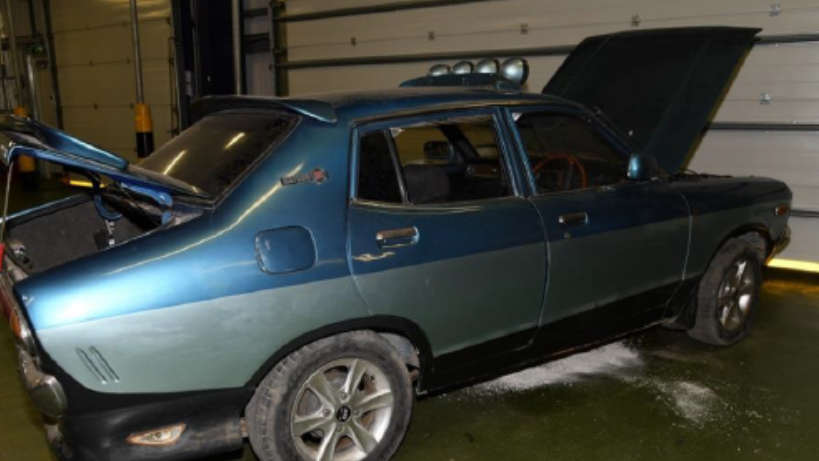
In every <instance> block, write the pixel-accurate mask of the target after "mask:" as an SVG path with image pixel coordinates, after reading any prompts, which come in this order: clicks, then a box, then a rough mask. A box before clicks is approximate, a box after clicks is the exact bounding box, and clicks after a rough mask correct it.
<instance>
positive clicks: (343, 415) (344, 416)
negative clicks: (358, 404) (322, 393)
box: [336, 405, 353, 423]
mask: <svg viewBox="0 0 819 461" xmlns="http://www.w3.org/2000/svg"><path fill="white" fill-rule="evenodd" d="M351 416H353V410H350V407H348V406H346V405H344V406H342V407H341V408H339V409H338V412H336V419H337V420H338V422H340V423H346V422H347V421H349V419H350V417H351Z"/></svg>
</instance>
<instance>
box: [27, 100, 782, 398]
mask: <svg viewBox="0 0 819 461" xmlns="http://www.w3.org/2000/svg"><path fill="white" fill-rule="evenodd" d="M323 101H325V102H326V103H327V104H331V105H332V106H333V107H334V114H335V117H336V120H335V122H334V123H332V122H331V121H328V120H326V119H320V118H313V117H307V116H304V117H302V120H301V122H300V125H299V127H298V128H297V129H296V130H295V131H294V132H293V133H291V134H290V135H289V136H288V137H287V139H286V140H284V141H283V142H282V143H281V144H280V145H279V146H278V147H277V149H276V151H275V152H273V153H272V154H271V155H269V156H268V157H267V158H266V159H265V160H264V161H263V162H262V163H261V164H259V165H258V166H257V167H256V169H255V171H254V172H253V173H252V174H251V175H249V176H248V177H247V178H246V179H245V180H244V181H242V182H241V184H240V185H239V186H237V187H236V189H235V190H233V191H232V192H231V193H230V194H229V195H227V196H226V197H224V198H222V199H221V200H220V202H218V203H215V204H214V205H213V206H212V207H210V208H208V209H206V210H205V211H204V213H203V215H202V216H201V217H200V218H199V219H195V220H192V221H190V222H186V223H184V224H181V225H178V226H175V227H170V228H167V229H163V230H160V231H155V232H153V233H150V234H148V235H145V236H143V237H141V238H139V239H136V240H134V241H132V242H128V243H127V244H124V245H120V246H117V247H114V248H110V249H108V250H105V251H102V252H100V253H97V254H95V255H93V256H90V257H88V258H85V259H82V260H78V261H74V262H72V263H69V264H66V265H64V266H62V267H58V268H55V269H52V270H49V271H46V272H44V273H41V274H37V275H35V276H32V277H30V278H28V279H26V280H23V281H21V282H19V283H18V284H17V285H16V286H15V291H16V292H17V294H18V295H19V297H20V299H21V300H22V302H23V304H24V305H25V306H26V308H27V312H28V316H29V317H30V319H31V323H32V325H33V326H34V328H35V329H36V330H37V332H38V335H39V337H40V339H41V341H42V343H43V345H44V347H45V349H46V352H48V353H49V354H51V355H52V356H54V357H55V359H56V360H57V363H59V365H60V366H61V367H63V368H64V369H65V370H66V371H67V372H68V373H69V374H71V375H72V376H74V377H75V378H76V379H77V380H78V381H79V382H80V383H81V384H82V385H83V386H86V387H88V388H91V389H95V390H98V391H102V392H114V393H133V392H181V391H188V390H202V389H209V388H225V387H236V386H240V385H242V383H243V382H247V381H248V380H249V379H250V378H251V376H253V375H254V374H256V373H258V371H259V370H260V368H261V367H263V366H264V364H265V362H266V360H265V358H269V357H271V356H273V355H274V354H275V353H276V352H277V351H278V350H279V349H280V348H281V347H283V346H284V345H286V344H288V343H289V342H290V341H291V340H293V338H297V337H300V336H303V335H305V334H307V333H309V332H310V331H311V329H318V328H320V327H321V326H322V325H320V324H321V323H323V322H326V323H328V324H331V323H336V322H344V321H348V320H355V319H365V318H367V317H368V316H372V315H385V314H386V315H392V316H398V317H402V318H405V319H408V320H410V321H411V322H413V323H415V324H416V325H420V326H421V329H422V330H423V331H425V333H426V334H427V335H428V337H429V340H430V343H431V347H432V351H433V353H438V354H441V353H449V352H452V351H456V350H458V349H462V348H465V347H469V346H472V345H475V344H477V343H480V342H483V341H490V340H493V339H496V338H499V337H502V336H504V335H512V334H515V333H517V332H526V331H532V332H533V331H536V329H537V328H538V327H540V326H542V325H545V324H548V323H550V322H553V321H556V320H558V319H562V318H565V317H566V316H567V315H575V314H577V313H578V312H580V311H584V310H587V309H591V308H594V307H597V306H600V305H601V304H605V303H607V302H614V301H616V300H617V299H619V298H621V297H622V296H626V295H628V294H629V293H630V292H631V291H639V290H641V289H651V288H653V287H656V286H659V285H661V284H663V283H668V282H670V283H675V281H677V282H682V280H683V278H684V276H685V277H693V276H696V275H697V274H698V273H701V272H702V271H704V269H705V267H706V266H707V261H708V260H710V259H709V258H710V257H711V256H712V255H713V252H715V251H716V249H717V248H718V245H719V243H718V242H719V241H721V240H722V239H724V238H725V237H727V236H728V235H730V232H731V231H734V230H735V229H729V228H728V227H729V226H728V224H726V223H721V224H720V226H721V227H719V228H713V229H714V231H713V235H714V236H713V238H712V239H710V240H709V241H708V242H700V243H698V241H697V237H696V236H697V235H700V233H707V232H708V230H709V229H712V228H711V227H708V226H705V227H698V226H697V220H698V219H699V218H698V217H699V216H700V215H702V216H711V215H713V216H719V215H720V213H725V212H729V211H730V210H736V209H741V210H746V212H745V214H744V215H743V216H748V217H749V219H750V218H754V216H758V217H759V219H758V220H757V221H754V222H758V224H759V225H760V226H766V228H767V229H768V232H769V233H770V237H771V238H772V239H776V238H777V235H778V234H779V233H780V232H781V230H782V229H783V228H784V221H783V218H778V219H769V218H770V217H764V219H763V216H765V213H766V211H765V210H767V208H769V206H770V204H772V203H777V202H778V201H784V202H787V201H788V200H789V194H790V192H789V191H788V190H787V187H785V186H784V185H782V184H781V183H774V182H766V181H763V180H747V179H704V180H702V181H700V182H693V181H692V182H686V181H673V180H672V181H670V182H662V181H661V182H658V183H652V184H633V183H632V184H624V185H622V186H619V187H616V188H614V190H585V191H577V192H572V193H565V194H555V195H551V196H548V197H534V196H532V195H531V191H532V190H533V184H532V183H531V176H530V174H529V173H528V172H527V170H526V168H525V166H526V159H525V155H523V153H522V152H521V151H520V146H519V143H518V142H517V141H516V140H515V137H514V131H515V130H514V128H513V125H512V123H509V118H508V112H507V113H506V114H504V113H502V112H501V111H503V110H506V111H511V110H514V111H519V110H526V109H527V108H536V107H557V108H560V110H575V111H579V110H580V109H579V108H577V106H575V105H573V104H571V103H568V102H564V101H561V100H559V99H556V98H551V97H546V96H541V95H525V94H521V93H513V94H505V93H502V92H495V91H483V90H459V91H453V90H452V89H441V90H438V89H432V90H430V89H406V90H395V91H389V92H378V93H361V94H357V95H340V96H330V97H327V98H325V99H324V100H323ZM263 103H264V101H262V102H258V101H257V102H256V103H255V105H256V106H259V105H262V104H263ZM235 105H236V106H237V108H239V109H240V108H241V106H242V101H241V100H240V101H237V102H235ZM256 108H258V107H256ZM271 109H273V110H280V106H278V105H277V106H276V107H271ZM475 113H484V114H489V115H492V116H493V117H495V120H496V122H497V124H498V128H499V129H498V131H499V134H500V143H501V145H502V148H503V150H504V152H505V155H507V156H508V159H509V165H510V168H511V169H510V171H511V172H512V175H513V178H514V183H515V196H514V197H510V198H507V199H498V200H493V201H487V202H481V203H474V204H453V205H452V206H449V205H447V206H430V207H410V206H397V207H390V206H381V205H373V204H364V203H353V204H352V205H350V200H351V198H352V197H354V191H353V189H352V187H351V185H353V184H355V173H354V172H355V169H354V168H352V169H351V165H354V164H355V163H354V162H355V155H354V150H355V149H354V148H353V147H352V146H355V139H356V136H357V133H359V132H363V131H366V129H377V128H379V127H382V126H384V125H383V124H384V122H385V121H386V120H389V119H395V118H398V119H401V123H404V122H408V123H411V122H415V121H417V120H422V119H424V118H429V117H436V118H440V117H442V116H444V117H446V116H451V115H453V114H455V115H457V114H467V115H468V114H475ZM392 123H395V122H392ZM601 130H605V128H604V127H601ZM607 136H610V137H612V138H613V139H617V135H616V134H614V133H613V132H607ZM619 142H620V143H621V144H622V145H623V146H627V145H628V143H627V142H626V141H622V140H621V141H619ZM319 167H320V168H322V169H323V170H325V171H326V172H327V174H328V176H329V178H330V179H329V180H328V181H326V182H324V183H321V184H315V183H303V184H294V185H289V186H285V185H284V184H283V182H282V181H281V178H283V177H291V176H296V175H301V174H306V173H309V172H310V171H312V170H314V169H315V168H319ZM755 184H756V185H758V187H761V188H762V189H759V188H758V187H757V186H755ZM763 184H764V186H763ZM770 184H775V186H771V185H770ZM717 194H718V195H721V196H723V197H722V198H721V199H719V200H715V199H711V198H710V197H711V196H712V195H717ZM658 197H659V198H662V200H659V201H658V200H656V199H657V198H658ZM180 200H181V198H180ZM755 203H756V204H759V207H760V208H759V209H758V210H757V209H756V208H754V207H751V208H750V209H746V208H743V207H749V206H751V205H753V206H756V205H754V204H755ZM689 207H690V210H691V211H692V212H693V214H694V217H693V218H692V217H690V215H689V213H688V210H689ZM701 208H702V209H703V210H705V209H707V210H708V211H709V213H705V214H703V213H702V212H699V211H697V210H700V209H701ZM749 210H750V211H749ZM577 211H585V212H586V213H587V214H588V215H589V225H587V226H584V227H582V228H576V229H571V230H567V229H564V228H562V227H561V226H559V225H558V224H557V219H556V218H557V216H559V215H560V214H563V213H573V212H577ZM698 213H699V214H698ZM754 219H756V218H754ZM722 221H725V219H723V220H722ZM692 223H693V224H692ZM737 224H739V223H737ZM409 225H411V226H415V227H416V228H417V229H418V231H419V241H418V243H419V244H418V245H414V246H410V247H407V248H398V249H395V250H392V249H391V250H385V249H383V248H379V247H378V246H377V244H376V239H375V234H376V233H377V232H378V231H380V230H385V229H393V228H401V227H406V226H409ZM292 226H301V227H303V228H305V229H307V230H308V231H309V232H310V233H311V235H312V237H313V241H314V242H315V264H314V265H313V266H312V267H311V268H309V269H307V270H301V271H296V272H292V273H287V274H277V275H271V274H269V273H267V272H265V271H263V270H262V269H261V268H260V265H259V254H258V251H257V248H256V245H255V242H256V239H257V237H258V235H259V233H260V232H263V231H266V230H274V229H281V228H288V227H292ZM709 226H710V225H709ZM621 238H622V239H621ZM689 241H691V245H690V247H689ZM618 245H619V246H618ZM584 248H586V249H592V250H594V251H592V252H593V253H594V252H596V251H599V253H598V254H599V255H603V257H604V259H605V260H601V259H600V258H595V255H594V254H587V253H588V251H586V252H585V253H583V249H584ZM691 253H696V255H693V254H691ZM689 255H690V257H688V256H689ZM687 257H688V259H686V258H687ZM644 258H649V259H648V261H649V262H650V264H649V263H646V260H645V259H644ZM626 262H627V264H626ZM575 263H576V264H575ZM655 263H656V264H655ZM612 265H613V267H615V271H614V272H616V273H617V274H619V275H628V274H632V275H635V274H641V273H642V272H639V271H638V272H634V271H631V272H629V271H630V270H631V269H633V268H635V267H637V265H642V266H643V267H655V265H659V266H656V267H660V268H662V270H657V271H656V273H654V274H651V275H652V276H653V277H654V278H651V279H648V280H643V281H641V282H640V283H637V281H635V280H631V279H629V280H623V281H622V282H624V283H625V282H629V283H631V282H634V283H635V286H632V287H630V288H628V289H626V288H625V287H623V285H619V286H620V287H622V290H623V291H622V293H620V292H617V291H618V290H617V286H613V285H611V286H610V285H606V284H605V283H604V284H603V285H604V286H608V287H609V288H608V289H606V290H604V289H600V290H597V289H592V288H593V287H595V286H597V284H599V283H600V282H601V281H605V277H607V276H608V275H610V274H611V272H606V270H605V268H606V267H609V268H611V267H612ZM575 266H576V267H575ZM569 267H574V269H572V270H567V268H569ZM675 274H677V275H675ZM561 277H562V278H561ZM635 277H636V275H635ZM515 280H517V281H518V282H517V283H516V282H515ZM521 280H524V281H526V283H524V284H522V285H520V284H519V283H520V281H521ZM547 282H548V285H547ZM521 286H522V287H523V288H521ZM578 286H582V287H583V288H577V287H578ZM135 288H136V289H137V290H138V293H134V290H135ZM442 290H443V291H442ZM458 290H460V293H464V292H466V293H467V294H468V296H467V298H469V299H472V301H469V299H467V300H466V301H467V302H464V299H466V298H463V297H460V298H459V297H458V295H459V293H458V292H457V291H458ZM391 291H392V293H393V297H392V298H391V297H390V292H391ZM399 292H400V293H401V296H395V293H399ZM490 292H493V293H494V294H493V293H490ZM627 292H629V293H627ZM561 293H562V294H561ZM578 293H582V294H583V296H580V298H583V299H580V298H578V296H579V294H578ZM487 299H488V300H491V302H489V303H484V304H480V303H481V300H487ZM396 300H401V301H400V302H398V301H396ZM441 309H446V310H445V311H442V310H441ZM231 312H235V313H236V315H237V316H239V317H238V318H241V319H242V320H241V322H240V323H241V324H244V325H250V324H253V325H254V327H255V328H253V329H248V330H247V331H245V332H244V333H242V334H239V331H238V330H237V329H236V324H233V323H230V322H228V321H227V319H228V318H229V317H230V313H231ZM441 312H444V314H443V315H445V316H446V318H447V319H448V320H447V322H448V323H447V322H442V321H440V318H438V317H436V315H438V314H439V313H441ZM252 313H255V314H252ZM183 314H184V315H183ZM180 315H181V316H182V317H184V316H188V315H189V316H193V317H195V318H196V319H197V321H196V322H190V323H189V324H187V325H181V324H180V322H183V319H182V318H181V317H180ZM254 319H255V320H254ZM317 319H318V320H317ZM264 322H272V323H275V324H276V326H275V328H273V327H271V328H265V327H264V325H265V323H264ZM183 323H184V322H183ZM136 324H139V325H140V326H141V328H140V329H139V331H140V332H144V334H146V335H149V334H150V335H151V336H152V337H153V340H154V343H153V344H154V345H162V344H164V345H166V346H167V345H173V347H166V348H163V349H162V350H159V349H157V348H156V347H150V345H148V344H147V343H146V340H145V338H142V337H140V338H137V337H133V336H131V335H128V334H127V331H128V329H127V326H128V325H136ZM113 332H116V333H117V334H112V333H113ZM520 338H521V339H520V344H518V345H519V346H521V347H522V346H525V344H526V343H527V341H528V339H531V337H528V339H527V336H522V337H520ZM92 346H93V347H96V348H97V349H98V350H99V351H100V352H101V353H102V354H104V355H105V356H106V357H107V358H108V360H109V361H110V362H111V365H112V366H113V367H114V368H115V369H116V370H117V373H118V374H119V375H120V376H121V377H122V380H121V381H120V382H119V383H114V384H111V383H109V384H107V385H102V384H100V383H99V381H98V380H95V378H94V376H93V373H91V372H89V370H88V369H87V367H86V365H85V364H84V363H83V362H82V360H81V358H80V356H79V355H78V354H77V353H76V352H75V350H76V349H87V348H89V347H92ZM200 347H207V348H209V350H213V351H214V353H211V354H202V355H201V356H197V355H196V354H193V353H192V352H191V351H194V350H198V348H200ZM216 351H218V353H217V352H216ZM157 354H164V355H163V356H162V358H161V359H160V360H158V359H157ZM236 357H243V358H247V359H248V360H244V361H242V364H241V365H242V366H241V367H239V366H237V364H236ZM175 366H178V367H179V369H180V370H184V373H182V374H176V375H174V376H173V378H172V379H171V378H169V377H168V376H169V373H172V372H173V368H174V367H175Z"/></svg>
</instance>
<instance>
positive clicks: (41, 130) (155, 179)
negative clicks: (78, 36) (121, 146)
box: [0, 116, 208, 198]
mask: <svg viewBox="0 0 819 461" xmlns="http://www.w3.org/2000/svg"><path fill="white" fill-rule="evenodd" d="M20 155H25V156H28V157H32V158H35V159H39V160H44V161H47V162H51V163H55V164H58V165H62V166H64V167H66V168H69V169H73V170H75V171H79V172H83V171H85V172H91V173H95V174H102V175H106V176H108V177H109V178H111V179H113V180H114V181H117V182H119V183H121V184H123V185H126V186H129V187H130V188H132V189H134V190H147V191H152V192H155V193H160V194H171V195H174V194H182V195H189V196H195V197H201V198H208V195H207V194H206V193H205V192H204V191H202V190H200V189H198V188H197V187H194V186H192V185H190V184H187V183H185V182H182V181H179V180H177V179H174V178H171V177H169V176H166V175H163V174H159V173H156V172H153V171H149V170H146V169H144V168H140V167H138V166H134V165H131V164H130V163H129V162H128V160H125V159H124V158H122V157H119V156H117V155H115V154H112V153H110V152H106V151H104V150H101V149H99V148H97V147H94V146H92V145H90V144H88V143H86V142H83V141H80V140H79V139H77V138H74V137H72V136H69V135H68V134H66V133H64V132H62V131H60V130H57V129H55V128H51V127H49V126H47V125H44V124H42V123H39V122H36V121H33V120H29V119H23V118H19V117H14V116H4V117H0V161H2V162H3V164H4V165H5V166H6V167H8V166H9V165H10V164H11V163H12V161H13V160H14V159H15V158H16V157H18V156H20Z"/></svg>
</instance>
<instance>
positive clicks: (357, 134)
mask: <svg viewBox="0 0 819 461" xmlns="http://www.w3.org/2000/svg"><path fill="white" fill-rule="evenodd" d="M478 117H481V118H482V117H486V118H487V119H488V120H489V121H490V123H491V124H492V127H493V130H494V135H495V142H496V143H497V147H498V153H499V157H500V160H501V162H503V163H504V165H503V167H504V168H505V170H506V173H507V176H508V180H509V184H510V186H511V191H510V192H511V193H510V194H509V195H506V196H503V197H492V198H488V199H475V200H460V201H457V202H444V203H435V204H420V205H417V204H413V203H411V202H410V200H409V194H408V193H407V191H406V183H405V182H404V173H403V168H402V167H401V165H400V160H399V158H398V152H397V149H396V147H395V142H394V139H393V138H392V136H387V141H388V142H387V144H388V145H389V148H390V156H391V157H392V161H393V166H394V167H395V168H396V170H398V171H396V173H397V174H398V182H399V189H400V192H401V196H402V203H391V202H379V201H376V200H368V199H361V198H358V183H359V173H360V171H359V154H360V150H361V139H362V138H363V137H364V136H366V135H368V134H370V133H374V132H378V131H381V132H382V133H384V135H385V136H386V133H387V132H389V130H390V129H391V128H408V127H415V126H424V125H436V124H441V123H442V122H445V121H447V120H453V121H460V120H465V119H470V118H472V119H474V118H478ZM352 136H353V143H352V144H353V152H352V154H353V155H352V159H351V168H350V171H351V173H352V174H350V179H351V183H350V185H349V190H350V195H349V201H350V203H351V204H359V205H368V206H382V207H386V208H391V209H403V210H406V209H414V210H422V209H429V210H435V209H443V210H446V209H453V208H454V209H464V208H470V207H471V206H475V205H482V204H486V203H489V202H493V201H498V200H507V199H517V198H525V193H524V188H523V184H522V183H521V182H520V180H519V179H518V178H519V176H518V169H519V166H518V161H517V156H516V153H515V152H514V150H515V149H514V147H513V146H512V145H510V144H509V142H508V141H509V140H508V138H509V137H510V134H509V133H508V130H507V127H506V124H505V123H504V117H503V113H502V112H500V110H499V107H497V106H482V107H477V108H460V109H459V108H452V109H448V110H445V111H434V112H427V113H420V114H407V115H396V116H395V117H390V118H379V119H377V120H372V121H363V122H362V123H360V124H357V125H355V126H354V127H353V129H352Z"/></svg>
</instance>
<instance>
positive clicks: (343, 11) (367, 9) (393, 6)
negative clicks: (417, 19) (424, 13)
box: [273, 0, 497, 22]
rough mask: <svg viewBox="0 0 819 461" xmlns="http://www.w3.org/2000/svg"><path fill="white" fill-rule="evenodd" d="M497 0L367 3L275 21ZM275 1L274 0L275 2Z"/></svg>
mask: <svg viewBox="0 0 819 461" xmlns="http://www.w3.org/2000/svg"><path fill="white" fill-rule="evenodd" d="M494 1H497V0H411V1H404V2H395V3H387V4H382V5H367V6H359V7H352V8H339V9H337V10H329V11H317V12H315V13H300V14H283V15H279V16H277V17H275V18H274V19H273V21H275V22H298V21H314V20H316V19H332V18H341V17H345V16H362V15H366V14H376V13H391V12H395V11H407V10H420V9H424V8H438V7H442V6H454V5H465V4H469V3H485V2H494ZM276 3H277V2H274V4H276Z"/></svg>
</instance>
